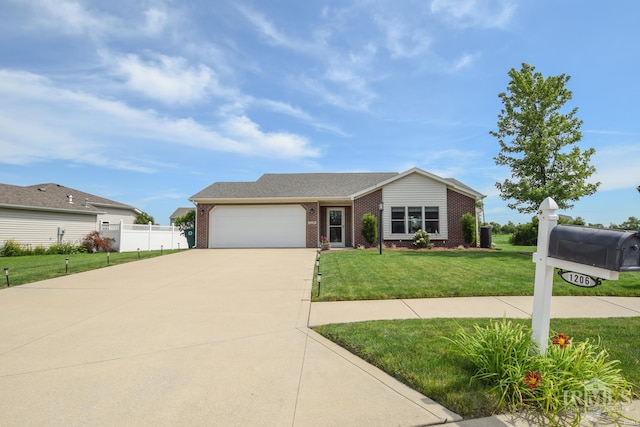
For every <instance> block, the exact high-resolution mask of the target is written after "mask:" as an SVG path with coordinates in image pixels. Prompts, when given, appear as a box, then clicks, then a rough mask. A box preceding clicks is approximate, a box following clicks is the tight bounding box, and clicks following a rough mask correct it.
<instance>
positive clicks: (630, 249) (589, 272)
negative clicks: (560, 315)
mask: <svg viewBox="0 0 640 427" xmlns="http://www.w3.org/2000/svg"><path fill="white" fill-rule="evenodd" d="M556 210H558V204H557V203H556V202H555V201H554V200H553V199H552V198H550V197H547V198H546V199H545V200H544V201H543V202H542V203H541V204H540V212H541V213H540V215H539V216H538V218H539V219H540V223H539V226H538V246H537V251H536V252H535V253H534V254H533V262H534V263H536V277H535V285H534V291H533V315H532V319H531V329H532V331H533V333H532V337H533V340H534V342H535V343H536V344H537V346H538V350H539V351H540V353H545V352H546V351H547V344H548V341H549V320H550V318H551V295H552V290H553V276H554V274H553V272H554V268H559V269H562V270H566V272H567V273H570V274H569V277H570V278H569V279H568V278H567V277H565V276H564V275H563V278H564V279H565V280H567V281H569V282H570V283H572V284H574V285H577V286H586V287H591V285H590V284H589V283H590V282H595V281H596V279H595V278H596V277H599V278H601V279H608V280H617V279H618V277H619V270H623V271H639V268H638V265H640V257H639V256H640V251H639V249H638V242H639V241H640V240H638V239H639V237H638V235H637V233H636V234H633V233H629V232H626V233H625V232H616V231H614V232H611V233H618V234H619V236H618V235H616V236H614V237H615V239H614V240H616V241H615V242H614V244H611V242H608V243H604V244H605V245H606V247H605V248H606V249H607V250H608V251H609V253H612V254H613V255H614V256H615V262H614V265H613V266H612V267H611V268H615V270H611V269H608V268H602V267H599V266H595V265H589V264H586V263H582V262H574V261H570V260H567V259H559V258H550V257H549V242H550V236H551V232H552V230H553V229H554V228H555V227H556V226H557V225H558V215H556V214H555V212H556ZM596 231H597V230H596ZM596 231H593V233H595V232H596ZM600 231H602V230H600ZM593 233H588V235H589V236H591V235H593ZM618 237H619V239H618ZM623 243H627V247H623V246H622V244H623ZM592 246H594V245H592ZM594 250H598V249H597V248H595V249H594ZM625 250H626V252H625ZM568 258H571V257H568ZM575 258H576V259H577V258H578V257H575ZM578 260H579V259H578ZM579 261H581V260H579ZM597 283H599V282H596V284H597Z"/></svg>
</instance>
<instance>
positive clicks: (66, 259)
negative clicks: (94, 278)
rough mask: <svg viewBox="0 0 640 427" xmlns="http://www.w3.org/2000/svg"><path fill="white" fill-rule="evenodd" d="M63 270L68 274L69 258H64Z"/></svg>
mask: <svg viewBox="0 0 640 427" xmlns="http://www.w3.org/2000/svg"><path fill="white" fill-rule="evenodd" d="M64 272H65V273H66V274H69V258H65V259H64Z"/></svg>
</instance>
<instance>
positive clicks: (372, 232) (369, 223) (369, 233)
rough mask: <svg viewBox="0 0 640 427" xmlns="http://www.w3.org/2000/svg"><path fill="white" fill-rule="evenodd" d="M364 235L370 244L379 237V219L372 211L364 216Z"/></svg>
mask: <svg viewBox="0 0 640 427" xmlns="http://www.w3.org/2000/svg"><path fill="white" fill-rule="evenodd" d="M362 237H364V240H365V241H366V242H367V243H368V244H369V246H372V245H373V244H374V243H375V241H376V239H377V238H378V220H377V219H376V217H375V216H374V215H373V214H372V213H366V214H364V216H363V217H362Z"/></svg>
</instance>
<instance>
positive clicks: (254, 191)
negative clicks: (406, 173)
mask: <svg viewBox="0 0 640 427" xmlns="http://www.w3.org/2000/svg"><path fill="white" fill-rule="evenodd" d="M397 175H398V173H397V172H375V173H372V172H353V173H291V174H264V175H262V176H261V177H260V179H258V180H257V181H255V182H215V183H213V184H211V185H210V186H208V187H207V188H205V189H204V190H202V191H200V192H198V193H196V194H194V195H193V196H191V197H190V198H189V200H192V201H193V200H203V199H260V198H265V199H267V198H308V197H313V198H340V197H349V196H351V195H352V194H355V193H357V192H359V191H362V190H365V189H367V188H370V187H373V186H375V185H376V184H379V183H381V182H383V181H386V180H387V179H390V178H393V177H394V176H397Z"/></svg>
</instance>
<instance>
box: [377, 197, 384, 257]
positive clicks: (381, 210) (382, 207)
mask: <svg viewBox="0 0 640 427" xmlns="http://www.w3.org/2000/svg"><path fill="white" fill-rule="evenodd" d="M378 209H379V210H380V220H379V221H378V235H379V236H380V242H379V244H378V246H379V249H380V255H382V213H383V212H384V203H382V202H380V204H379V205H378Z"/></svg>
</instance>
